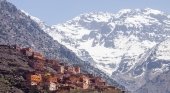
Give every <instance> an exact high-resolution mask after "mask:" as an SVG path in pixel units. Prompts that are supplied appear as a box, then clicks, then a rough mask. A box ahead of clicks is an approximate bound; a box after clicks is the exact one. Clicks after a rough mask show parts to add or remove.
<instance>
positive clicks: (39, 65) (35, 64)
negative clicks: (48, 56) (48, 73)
mask: <svg viewBox="0 0 170 93" xmlns="http://www.w3.org/2000/svg"><path fill="white" fill-rule="evenodd" d="M44 64H45V61H44V60H42V59H35V60H33V61H32V62H29V65H30V66H31V67H32V68H34V69H35V70H41V71H42V70H44Z"/></svg>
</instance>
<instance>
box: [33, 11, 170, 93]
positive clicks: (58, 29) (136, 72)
mask: <svg viewBox="0 0 170 93" xmlns="http://www.w3.org/2000/svg"><path fill="white" fill-rule="evenodd" d="M32 19H33V20H35V18H33V17H32ZM35 21H36V22H37V23H38V24H40V26H41V28H42V29H43V30H44V31H45V32H46V33H48V34H49V35H50V36H51V37H53V39H55V40H57V41H58V42H60V43H61V44H63V45H65V46H66V47H67V48H69V49H70V50H72V51H73V52H74V53H75V54H76V55H77V56H79V57H80V58H81V59H82V60H84V61H89V62H90V64H92V65H93V66H94V67H96V68H98V69H100V70H101V71H103V72H105V73H106V74H107V75H109V76H110V77H112V78H113V79H115V80H116V81H117V82H119V83H120V84H122V85H124V86H126V87H127V88H128V89H129V90H132V91H136V90H138V89H139V88H141V87H142V86H143V85H145V84H147V82H148V81H150V80H152V79H154V78H156V77H157V76H159V75H160V74H162V73H164V72H165V69H166V71H169V62H170V59H169V53H170V52H169V51H167V50H169V46H170V44H164V42H166V40H167V39H168V38H169V37H170V15H167V14H166V13H164V12H161V11H158V10H153V9H149V8H147V9H135V10H131V9H123V10H120V11H119V12H118V13H116V14H112V13H103V12H97V13H87V14H82V15H80V16H78V17H75V18H74V19H72V20H69V21H67V22H65V23H63V24H58V25H53V26H51V27H47V26H46V25H45V24H43V23H42V22H41V21H38V20H35ZM155 84H156V83H155ZM162 88H163V89H165V90H166V89H167V88H166V87H162ZM154 92H155V93H157V92H158V91H154Z"/></svg>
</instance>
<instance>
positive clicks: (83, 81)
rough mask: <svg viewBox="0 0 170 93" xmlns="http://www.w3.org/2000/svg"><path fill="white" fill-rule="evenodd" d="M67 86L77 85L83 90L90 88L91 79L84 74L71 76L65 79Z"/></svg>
mask: <svg viewBox="0 0 170 93" xmlns="http://www.w3.org/2000/svg"><path fill="white" fill-rule="evenodd" d="M64 81H65V83H66V84H70V85H76V86H77V87H80V88H82V89H88V88H89V78H88V77H87V76H85V75H83V74H71V75H70V76H69V77H67V78H65V79H64Z"/></svg>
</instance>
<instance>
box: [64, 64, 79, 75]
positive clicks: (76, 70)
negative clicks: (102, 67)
mask: <svg viewBox="0 0 170 93" xmlns="http://www.w3.org/2000/svg"><path fill="white" fill-rule="evenodd" d="M65 72H66V73H70V74H78V73H80V67H73V66H66V67H65Z"/></svg>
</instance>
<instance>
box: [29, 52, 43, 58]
mask: <svg viewBox="0 0 170 93" xmlns="http://www.w3.org/2000/svg"><path fill="white" fill-rule="evenodd" d="M32 58H33V59H39V60H45V58H44V56H43V55H42V54H41V53H38V52H33V54H32Z"/></svg>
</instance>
